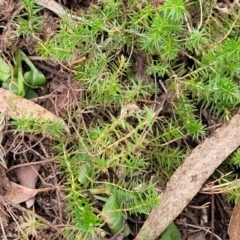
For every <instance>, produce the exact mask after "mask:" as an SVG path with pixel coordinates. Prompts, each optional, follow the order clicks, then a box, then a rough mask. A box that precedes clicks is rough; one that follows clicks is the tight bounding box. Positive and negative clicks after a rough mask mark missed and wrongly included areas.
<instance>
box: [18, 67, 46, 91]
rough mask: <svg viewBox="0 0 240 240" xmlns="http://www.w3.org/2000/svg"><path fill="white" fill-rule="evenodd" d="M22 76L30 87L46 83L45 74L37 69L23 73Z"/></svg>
mask: <svg viewBox="0 0 240 240" xmlns="http://www.w3.org/2000/svg"><path fill="white" fill-rule="evenodd" d="M23 77H24V80H25V82H26V83H27V85H28V86H30V87H38V86H40V85H43V84H44V83H46V78H45V76H44V75H43V74H42V73H41V72H40V71H38V70H37V69H34V70H30V71H28V72H26V73H24V75H23Z"/></svg>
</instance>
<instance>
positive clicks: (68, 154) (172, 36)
mask: <svg viewBox="0 0 240 240" xmlns="http://www.w3.org/2000/svg"><path fill="white" fill-rule="evenodd" d="M160 2H161V1H160ZM199 4H200V8H198V6H197V7H196V4H195V2H193V1H184V0H166V1H164V3H162V4H160V3H158V1H150V0H148V1H139V0H132V1H120V0H110V1H106V0H100V1H98V5H93V6H91V8H90V9H89V10H88V12H87V13H86V14H82V16H81V20H79V21H78V20H76V19H72V18H63V19H62V20H61V21H60V24H59V31H58V33H57V34H56V35H55V36H53V37H51V38H49V39H47V40H46V41H45V42H44V43H42V42H41V43H39V44H38V45H37V52H38V53H39V54H40V55H41V56H42V57H51V58H53V59H55V60H58V61H63V62H64V63H66V62H69V63H70V65H71V66H74V73H75V75H74V79H75V80H76V81H81V82H82V83H83V84H84V86H85V89H86V90H85V92H84V96H83V100H81V102H80V103H79V106H78V107H79V109H78V110H77V111H73V112H71V113H69V118H68V119H70V124H71V127H72V130H73V132H74V134H73V135H71V136H69V137H68V138H65V139H58V144H57V146H56V149H57V150H58V152H59V156H58V158H60V159H61V160H62V167H63V169H64V170H65V172H66V173H67V176H68V194H67V196H66V199H67V201H68V208H67V211H68V213H69V215H70V217H71V222H72V223H73V224H74V227H73V230H72V229H71V230H72V231H71V232H70V230H69V229H68V228H66V229H65V234H71V236H70V237H71V238H77V239H88V238H90V237H96V236H104V235H106V234H108V233H110V232H111V234H115V233H116V232H118V231H119V230H120V229H121V227H122V226H124V225H126V227H125V230H124V233H125V236H127V235H128V234H130V229H129V227H130V226H129V225H128V222H127V220H128V217H129V216H130V215H131V216H132V215H134V216H137V215H142V214H147V213H148V212H149V211H150V210H151V208H153V207H154V206H155V205H156V204H158V203H159V201H160V199H159V197H158V194H159V189H158V188H157V185H156V183H157V182H159V181H160V180H163V181H167V180H168V179H169V177H170V176H171V174H172V173H173V172H174V171H175V169H176V168H177V167H178V166H179V165H180V164H181V162H182V161H183V160H184V158H185V156H186V154H187V153H188V152H189V150H191V148H192V147H190V146H195V145H196V144H198V143H199V141H201V140H202V139H203V138H204V137H205V136H206V135H207V134H208V131H206V129H205V126H204V124H206V119H203V116H202V114H201V112H202V110H203V109H204V110H206V111H207V112H208V113H209V114H210V115H212V116H215V117H218V118H219V119H221V120H228V119H229V118H231V115H232V114H235V113H236V112H238V107H239V95H240V94H239V93H240V92H239V65H238V64H236V63H238V62H239V60H240V59H239V58H240V47H239V46H240V43H239V36H238V23H237V22H238V21H237V20H239V12H240V10H239V7H238V6H234V7H233V8H232V9H231V11H230V12H229V13H228V15H222V13H221V12H219V11H220V10H218V9H217V6H216V2H215V1H208V2H206V3H202V1H199ZM233 4H234V3H233ZM199 9H200V10H199ZM195 13H196V14H195ZM213 13H214V14H213ZM236 19H237V20H236ZM32 23H34V21H32ZM32 29H34V26H33V28H32ZM77 58H82V59H85V60H84V61H82V62H81V63H79V64H75V63H76V62H78V61H76V59H77ZM26 63H27V62H26ZM4 73H5V76H6V71H4ZM7 73H8V71H7ZM30 75H31V76H34V73H33V71H32V72H31V73H27V74H25V75H24V76H25V77H26V79H30ZM22 125H23V124H22ZM189 143H191V144H190V146H189ZM99 205H100V206H99ZM114 223H116V224H114ZM125 223H126V224H125Z"/></svg>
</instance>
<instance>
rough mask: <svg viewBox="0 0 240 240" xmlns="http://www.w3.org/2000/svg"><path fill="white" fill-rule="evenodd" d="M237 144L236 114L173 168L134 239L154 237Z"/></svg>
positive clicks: (239, 117) (238, 123)
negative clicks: (159, 196) (156, 201)
mask: <svg viewBox="0 0 240 240" xmlns="http://www.w3.org/2000/svg"><path fill="white" fill-rule="evenodd" d="M239 145H240V115H239V114H237V115H235V116H234V117H233V118H232V119H231V120H230V121H229V122H227V123H226V124H224V125H223V126H222V127H220V128H218V129H217V130H216V131H215V132H214V133H213V134H212V135H211V136H210V137H208V138H206V139H205V140H204V141H203V143H202V144H200V145H198V146H197V147H196V148H195V149H194V150H193V151H192V153H191V154H190V155H189V156H188V157H187V158H186V159H185V161H184V163H183V164H182V165H181V166H180V167H179V168H178V169H177V170H176V171H175V173H174V174H173V175H172V177H171V179H170V181H169V182H168V183H167V187H166V190H165V191H164V192H163V194H162V197H161V201H160V204H159V205H158V206H157V207H156V208H155V209H153V211H152V212H151V213H150V215H149V217H148V218H147V220H146V221H145V223H144V225H143V227H142V228H141V230H140V232H139V233H138V235H137V236H136V238H135V240H143V239H149V240H154V239H156V238H157V237H158V236H159V235H160V234H161V233H162V232H163V231H164V230H165V229H166V227H167V226H168V225H169V224H170V223H171V222H172V221H173V220H174V219H175V218H176V217H177V216H178V215H179V214H180V213H181V212H182V211H183V209H184V208H185V207H186V206H187V204H188V203H189V202H190V201H191V199H192V198H193V197H194V196H195V195H196V194H197V193H198V191H199V190H200V189H201V187H202V185H203V184H204V183H205V182H206V180H207V179H208V178H209V177H210V176H211V174H212V173H213V172H214V171H215V170H216V168H217V167H218V166H219V165H220V164H221V163H222V162H223V161H224V160H225V159H226V158H227V157H228V156H229V155H230V154H231V153H232V152H233V151H234V150H235V149H237V147H238V146H239ZM237 239H240V238H237Z"/></svg>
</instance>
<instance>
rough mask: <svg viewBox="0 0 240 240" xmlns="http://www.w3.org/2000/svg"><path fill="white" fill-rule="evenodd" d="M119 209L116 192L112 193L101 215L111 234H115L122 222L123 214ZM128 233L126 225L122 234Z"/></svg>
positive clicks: (128, 229)
mask: <svg viewBox="0 0 240 240" xmlns="http://www.w3.org/2000/svg"><path fill="white" fill-rule="evenodd" d="M119 209H120V207H119V202H118V198H117V196H116V194H112V195H111V196H110V197H109V198H108V200H107V201H106V203H105V205H104V207H103V210H102V217H103V219H104V221H105V222H106V223H107V224H108V227H109V228H110V229H111V232H112V233H113V234H116V233H117V232H118V231H119V230H120V229H121V228H122V223H123V216H122V213H121V211H118V210H119ZM129 234H130V228H129V226H128V225H127V226H126V228H125V231H124V236H125V237H126V236H128V235H129Z"/></svg>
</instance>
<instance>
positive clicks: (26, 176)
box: [15, 165, 41, 208]
mask: <svg viewBox="0 0 240 240" xmlns="http://www.w3.org/2000/svg"><path fill="white" fill-rule="evenodd" d="M40 168H41V166H40V165H34V166H26V167H21V168H17V169H15V173H16V175H17V178H18V180H19V183H20V184H21V185H22V186H24V187H28V188H32V189H35V188H36V183H37V180H38V171H39V170H40ZM34 201H35V197H33V198H30V199H29V200H27V201H26V202H25V203H26V207H27V208H30V207H32V206H33V204H34Z"/></svg>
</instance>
